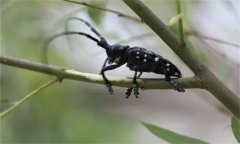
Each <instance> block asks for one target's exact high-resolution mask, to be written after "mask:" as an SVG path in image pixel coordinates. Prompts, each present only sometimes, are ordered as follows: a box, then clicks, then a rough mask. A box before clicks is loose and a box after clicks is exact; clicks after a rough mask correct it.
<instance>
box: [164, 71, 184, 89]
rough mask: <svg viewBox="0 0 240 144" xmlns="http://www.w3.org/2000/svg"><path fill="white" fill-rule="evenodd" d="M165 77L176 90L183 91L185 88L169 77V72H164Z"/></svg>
mask: <svg viewBox="0 0 240 144" xmlns="http://www.w3.org/2000/svg"><path fill="white" fill-rule="evenodd" d="M165 79H166V81H168V82H169V83H170V84H171V85H172V86H173V87H174V89H175V90H176V91H178V92H185V90H184V89H183V88H182V87H181V86H180V85H179V84H178V83H177V81H176V80H174V79H171V78H170V76H169V74H167V73H166V74H165Z"/></svg>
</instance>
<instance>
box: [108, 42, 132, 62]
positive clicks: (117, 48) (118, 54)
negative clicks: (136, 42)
mask: <svg viewBox="0 0 240 144" xmlns="http://www.w3.org/2000/svg"><path fill="white" fill-rule="evenodd" d="M128 48H129V46H127V45H120V44H115V45H111V46H110V47H109V48H108V49H106V53H107V56H108V63H113V62H116V63H118V61H121V58H123V57H124V56H125V54H126V50H127V49H128Z"/></svg>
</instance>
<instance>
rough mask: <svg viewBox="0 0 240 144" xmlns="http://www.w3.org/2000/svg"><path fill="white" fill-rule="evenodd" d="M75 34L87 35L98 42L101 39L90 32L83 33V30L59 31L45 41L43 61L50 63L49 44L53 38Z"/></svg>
mask: <svg viewBox="0 0 240 144" xmlns="http://www.w3.org/2000/svg"><path fill="white" fill-rule="evenodd" d="M74 34H76V35H83V36H86V37H87V38H89V39H91V40H93V41H95V42H97V43H100V41H99V40H98V39H96V38H94V37H93V36H91V35H89V34H87V33H83V32H74V31H70V32H62V33H59V34H57V35H55V36H53V37H51V38H50V39H48V40H47V41H46V42H45V44H44V46H43V53H42V61H43V63H48V58H47V51H48V46H49V44H50V43H51V42H52V41H53V40H55V39H56V38H58V37H61V36H64V35H74Z"/></svg>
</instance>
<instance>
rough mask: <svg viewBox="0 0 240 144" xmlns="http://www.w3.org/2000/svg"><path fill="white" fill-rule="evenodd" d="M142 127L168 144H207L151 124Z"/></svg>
mask: <svg viewBox="0 0 240 144" xmlns="http://www.w3.org/2000/svg"><path fill="white" fill-rule="evenodd" d="M143 125H144V126H145V128H147V129H148V130H149V131H150V132H151V133H153V134H154V135H156V136H157V137H159V138H161V139H163V140H165V141H167V142H168V143H170V144H207V142H204V141H201V140H198V139H195V138H191V137H189V136H184V135H180V134H177V133H175V132H172V131H170V130H167V129H164V128H160V127H157V126H155V125H153V124H148V123H143Z"/></svg>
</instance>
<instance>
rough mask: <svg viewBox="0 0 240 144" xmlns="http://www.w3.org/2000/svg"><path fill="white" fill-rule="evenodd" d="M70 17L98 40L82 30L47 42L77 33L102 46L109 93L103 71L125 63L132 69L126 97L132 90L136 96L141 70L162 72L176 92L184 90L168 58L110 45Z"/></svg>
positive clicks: (91, 27) (95, 31)
mask: <svg viewBox="0 0 240 144" xmlns="http://www.w3.org/2000/svg"><path fill="white" fill-rule="evenodd" d="M71 19H75V20H79V21H81V22H83V23H84V24H86V25H87V26H88V27H89V28H90V29H91V31H92V32H93V33H95V34H96V35H97V36H98V37H99V39H100V40H98V39H97V38H94V37H93V36H91V35H89V34H87V33H84V32H75V31H67V32H63V33H60V34H58V35H56V36H54V37H52V38H51V39H50V40H49V41H48V43H49V42H50V41H52V40H54V39H55V38H57V37H59V36H63V35H72V34H77V35H83V36H86V37H87V38H89V39H91V40H93V41H95V42H96V43H97V45H98V46H100V47H102V48H104V49H105V50H106V53H107V58H106V60H105V62H104V64H103V66H102V69H101V71H100V74H101V75H102V77H103V80H104V82H105V85H106V87H107V89H108V91H109V93H110V94H113V88H112V85H111V83H110V81H109V80H108V79H107V77H106V76H105V72H106V71H109V70H113V69H116V68H118V67H120V66H122V65H124V64H127V67H128V68H129V69H130V70H132V71H134V77H133V81H132V86H131V87H130V88H128V89H127V92H126V98H128V97H129V96H130V95H131V93H132V91H133V92H134V95H135V97H136V98H138V95H139V85H138V82H137V78H140V77H141V75H142V73H143V72H153V73H156V74H163V75H164V76H165V80H166V81H168V82H169V83H170V85H171V86H172V87H173V88H174V89H175V90H177V91H178V92H184V91H185V90H184V89H183V88H182V87H181V86H180V85H179V84H178V83H177V82H176V80H175V79H173V78H172V77H175V78H181V77H182V74H181V72H180V70H179V69H178V68H177V67H176V66H175V65H174V64H173V63H171V62H170V61H169V60H167V59H165V58H163V57H162V56H160V55H158V54H156V53H154V52H152V51H149V50H147V49H145V48H142V47H130V46H128V45H121V44H114V45H110V44H109V43H108V42H107V41H106V39H105V38H104V37H103V36H102V35H101V34H100V33H99V32H98V31H97V30H96V29H95V28H94V27H93V26H92V25H91V24H90V23H88V22H87V21H85V20H83V19H81V18H76V17H71V18H69V19H68V20H71ZM107 63H108V65H107ZM138 73H139V74H138Z"/></svg>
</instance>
